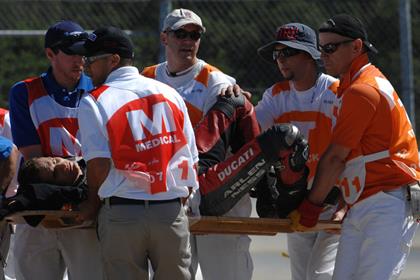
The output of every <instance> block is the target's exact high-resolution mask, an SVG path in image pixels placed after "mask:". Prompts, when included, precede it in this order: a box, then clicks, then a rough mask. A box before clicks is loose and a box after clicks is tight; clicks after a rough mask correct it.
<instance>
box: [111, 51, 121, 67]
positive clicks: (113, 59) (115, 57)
mask: <svg viewBox="0 0 420 280" xmlns="http://www.w3.org/2000/svg"><path fill="white" fill-rule="evenodd" d="M120 61H121V57H120V55H118V54H113V55H112V56H111V64H112V67H115V66H117V65H119V64H120Z"/></svg>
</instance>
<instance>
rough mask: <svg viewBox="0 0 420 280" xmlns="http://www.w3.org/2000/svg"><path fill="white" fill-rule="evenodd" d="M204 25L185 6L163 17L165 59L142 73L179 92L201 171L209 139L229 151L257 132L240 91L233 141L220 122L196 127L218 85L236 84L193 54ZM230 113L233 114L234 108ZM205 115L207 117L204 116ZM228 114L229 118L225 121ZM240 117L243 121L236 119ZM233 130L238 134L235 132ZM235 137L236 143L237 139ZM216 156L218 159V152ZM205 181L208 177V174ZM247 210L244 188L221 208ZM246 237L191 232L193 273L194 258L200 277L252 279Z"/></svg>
mask: <svg viewBox="0 0 420 280" xmlns="http://www.w3.org/2000/svg"><path fill="white" fill-rule="evenodd" d="M205 31H206V28H205V27H204V26H203V24H202V21H201V19H200V17H199V16H198V15H197V14H195V13H194V12H192V11H190V10H187V9H176V10H174V11H172V12H171V13H170V14H169V15H168V16H167V17H166V19H165V21H164V26H163V29H162V33H161V35H160V37H161V42H162V44H163V45H164V46H165V49H166V59H167V61H165V62H163V63H161V64H158V65H154V66H150V67H147V68H145V69H144V70H143V75H145V76H148V77H151V78H155V79H157V80H159V81H161V82H164V83H166V84H168V85H170V86H172V87H174V88H175V89H176V90H177V91H178V92H179V93H180V94H181V96H182V97H183V98H184V101H185V102H186V104H187V108H188V113H189V115H190V119H191V122H192V124H193V127H195V128H196V129H195V136H196V142H197V148H198V151H199V154H200V162H199V165H200V170H199V173H200V174H203V173H202V172H207V171H206V170H204V171H202V170H203V169H202V167H203V165H207V163H208V162H206V163H205V164H203V157H205V156H206V154H207V155H208V153H207V152H213V150H214V149H209V147H214V146H213V144H214V143H222V145H221V146H225V147H226V146H230V148H232V151H233V152H236V151H238V150H239V149H240V148H241V146H242V145H243V144H245V143H247V142H249V141H250V140H252V139H254V138H255V137H256V136H257V135H258V134H259V128H258V124H257V122H256V119H255V114H254V110H253V108H252V105H251V104H250V103H249V101H247V100H245V98H243V97H240V98H242V100H241V101H240V102H239V103H240V104H241V105H238V106H237V107H236V108H238V107H239V108H242V109H241V111H242V113H243V114H242V116H241V117H239V120H235V122H239V125H237V126H236V127H238V130H236V131H235V132H234V134H232V135H230V136H231V137H227V138H229V139H232V140H234V141H236V142H237V143H232V142H230V141H226V137H225V136H226V135H223V134H224V131H225V130H224V128H225V127H223V129H221V127H220V126H219V125H220V122H216V121H214V122H212V121H208V122H206V123H208V125H209V126H210V127H211V128H215V129H208V131H215V133H214V134H210V135H207V134H206V137H202V136H200V132H198V131H197V125H198V124H202V123H203V118H204V117H205V116H206V114H207V115H208V114H209V111H212V110H210V109H211V108H212V107H213V106H214V105H215V103H216V102H217V100H218V94H219V93H220V92H221V90H222V89H224V88H226V87H227V86H229V85H234V84H235V80H234V79H233V78H231V77H229V76H227V75H225V74H223V73H222V72H221V71H220V70H218V69H217V68H215V67H214V66H211V65H209V64H207V63H206V62H205V61H203V60H201V59H199V58H197V52H198V49H199V46H200V38H201V37H202V35H203V34H204V32H205ZM226 103H229V102H226ZM235 104H236V103H235ZM235 106H236V105H235ZM212 112H214V111H212ZM234 115H235V116H236V113H234ZM206 118H207V120H208V116H206ZM210 119H212V118H210ZM213 119H214V120H215V119H216V118H213ZM232 119H233V118H230V122H231V120H232ZM245 123H246V124H247V125H241V124H245ZM217 132H219V133H217ZM238 134H240V135H241V136H240V137H237V135H238ZM207 136H208V137H207ZM210 143H211V144H210ZM238 143H240V145H236V144H238ZM216 145H217V144H216ZM232 146H236V147H232ZM228 148H229V147H228ZM222 150H223V149H222ZM222 155H223V159H222V160H224V159H225V157H226V153H225V150H223V152H222ZM218 156H219V158H218V160H219V159H220V154H218ZM213 164H214V163H213ZM207 167H208V166H207ZM201 178H202V177H201ZM207 182H209V181H208V180H207ZM223 183H224V182H223ZM207 187H208V186H207V185H206V182H205V181H201V180H200V192H201V196H202V198H201V205H200V211H201V214H202V215H203V214H206V213H205V212H204V211H203V210H204V209H205V210H206V211H210V212H211V209H208V207H203V206H205V205H203V199H204V198H205V197H204V196H203V194H204V193H203V191H204V192H206V189H207ZM223 187H225V186H223ZM195 197H199V194H196V195H195ZM209 204H212V203H209ZM213 205H215V204H213ZM250 214H251V201H250V198H249V195H248V194H247V193H245V194H243V196H242V198H241V199H240V200H239V201H238V202H236V203H235V205H234V206H233V208H232V209H231V210H230V211H228V212H227V213H226V215H228V216H237V217H238V216H240V217H248V216H250ZM250 241H251V240H250V238H249V237H248V236H246V235H204V236H192V238H191V247H192V256H193V257H192V266H191V271H192V275H195V273H196V271H197V267H198V263H199V264H200V268H201V272H202V274H203V278H204V279H232V280H234V279H241V280H243V279H251V278H252V271H253V264H252V259H251V255H250V253H249V245H250Z"/></svg>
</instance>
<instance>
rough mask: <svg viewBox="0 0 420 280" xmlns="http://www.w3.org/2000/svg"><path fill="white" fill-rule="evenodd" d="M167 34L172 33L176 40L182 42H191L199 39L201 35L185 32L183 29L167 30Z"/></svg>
mask: <svg viewBox="0 0 420 280" xmlns="http://www.w3.org/2000/svg"><path fill="white" fill-rule="evenodd" d="M168 32H170V33H173V34H174V35H175V37H176V38H177V39H180V40H183V39H186V38H190V39H191V40H193V41H197V40H198V39H200V38H201V34H202V33H201V32H200V31H187V30H184V29H178V30H169V31H168Z"/></svg>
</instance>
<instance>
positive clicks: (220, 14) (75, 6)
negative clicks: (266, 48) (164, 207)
mask: <svg viewBox="0 0 420 280" xmlns="http://www.w3.org/2000/svg"><path fill="white" fill-rule="evenodd" d="M168 4H169V7H168V6H167V5H168ZM164 5H166V6H164ZM180 7H183V8H188V9H191V10H193V11H195V12H196V13H197V14H199V15H200V16H201V18H202V19H203V23H204V25H205V26H206V28H207V32H206V34H205V36H204V37H203V39H202V41H201V48H200V52H199V56H200V57H201V58H203V59H204V60H206V61H207V62H209V63H210V64H213V65H215V66H217V67H218V68H220V69H221V70H223V71H224V72H226V73H227V74H230V75H231V76H233V77H235V78H236V79H237V81H238V83H239V84H240V85H241V86H242V87H243V88H245V89H248V90H251V91H252V92H253V93H254V95H255V99H258V97H259V96H260V95H261V94H262V92H263V90H264V89H265V88H267V87H269V86H270V85H271V84H272V83H274V82H275V81H277V80H279V79H280V78H281V77H280V75H279V72H278V70H277V69H276V66H275V65H274V64H273V65H271V64H268V63H266V62H264V61H263V60H262V59H261V58H259V57H258V55H257V52H256V50H257V48H258V47H260V46H262V45H263V44H265V43H267V42H269V41H271V40H272V39H273V36H274V32H275V30H276V28H277V26H279V25H281V24H284V23H287V22H303V23H306V24H307V25H309V26H312V27H314V28H317V27H318V26H319V25H320V23H321V22H323V21H324V20H325V19H327V18H328V17H330V16H331V15H333V14H336V13H341V12H345V13H351V14H353V15H355V16H357V17H359V18H360V19H362V21H363V22H364V23H365V25H366V27H367V30H368V33H369V38H370V41H371V42H373V44H374V45H375V46H376V48H377V49H378V50H379V51H380V53H379V54H378V55H376V56H374V57H372V61H373V63H374V64H376V65H377V66H379V67H380V68H381V69H382V71H383V72H384V73H385V75H386V76H387V77H388V78H389V79H390V80H391V82H392V83H393V85H394V86H395V87H396V89H397V90H398V89H400V88H401V86H402V85H401V74H400V73H401V67H400V53H399V49H400V47H399V36H400V32H399V31H400V29H399V28H400V27H399V17H398V13H399V0H370V1H365V0H341V1H331V0H318V1H310V0H282V1H280V0H277V1H269V0H253V1H251V0H245V1H235V0H230V1H228V0H225V1H213V0H208V1H204V0H201V1H199V0H195V1H168V0H166V1H163V0H161V1H157V0H154V1H146V0H143V1H142V0H119V1H118V0H115V1H109V0H103V1H98V0H84V1H80V0H68V1H58V0H55V1H54V0H49V1H43V0H38V1H24V0H0V34H1V35H4V36H1V37H0V38H1V40H0V51H1V54H2V55H1V56H2V59H1V61H2V63H1V67H0V79H1V80H0V92H1V99H0V101H1V102H2V103H1V105H3V106H7V103H6V102H7V91H8V89H9V88H10V86H11V85H12V84H13V83H14V82H15V81H18V80H21V79H23V78H25V77H28V76H31V75H38V74H39V73H40V72H43V71H45V69H46V67H47V65H48V62H47V60H46V58H45V56H44V54H43V36H42V35H43V34H44V32H45V29H47V28H48V26H49V25H51V24H53V23H54V22H55V21H57V20H59V19H73V20H75V21H77V22H79V23H80V24H81V25H82V26H83V27H84V28H85V29H88V30H93V29H95V28H97V27H98V26H100V25H114V26H118V27H120V28H122V29H125V30H130V31H131V32H132V33H131V34H132V38H133V41H134V43H135V45H136V54H137V55H136V61H135V63H136V65H137V66H138V67H139V68H143V67H144V66H146V65H149V64H154V63H156V62H158V60H159V50H160V42H159V20H160V12H161V11H162V9H163V10H165V9H175V8H180ZM411 17H412V31H413V35H412V38H413V51H414V53H413V57H414V61H413V64H414V73H420V69H419V68H420V58H419V56H420V53H419V50H420V36H417V35H420V34H419V33H420V3H419V1H412V2H411ZM418 85H420V78H419V79H418V80H417V81H415V87H414V88H415V90H416V91H419V90H417V87H418ZM419 101H420V100H419ZM417 123H419V124H420V121H419V122H417ZM417 131H418V130H417Z"/></svg>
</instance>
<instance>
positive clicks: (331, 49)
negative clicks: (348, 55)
mask: <svg viewBox="0 0 420 280" xmlns="http://www.w3.org/2000/svg"><path fill="white" fill-rule="evenodd" d="M353 41H354V39H351V40H345V41H341V42H336V43H328V44H325V45H319V49H320V50H321V52H323V53H326V54H332V53H335V52H336V51H337V49H338V47H339V46H341V45H343V44H347V43H350V42H353Z"/></svg>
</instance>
